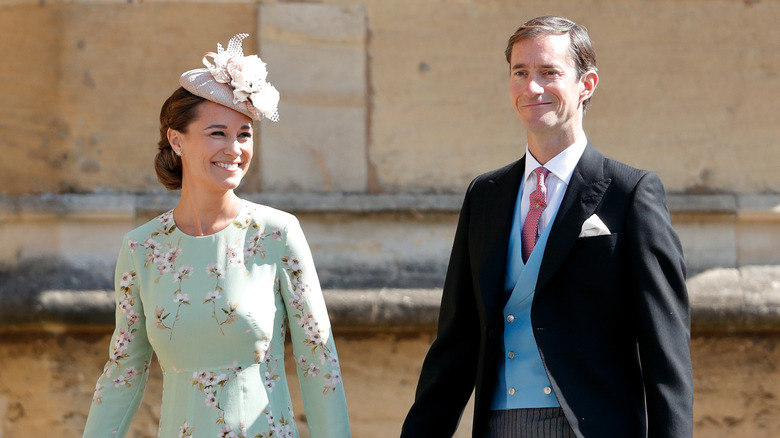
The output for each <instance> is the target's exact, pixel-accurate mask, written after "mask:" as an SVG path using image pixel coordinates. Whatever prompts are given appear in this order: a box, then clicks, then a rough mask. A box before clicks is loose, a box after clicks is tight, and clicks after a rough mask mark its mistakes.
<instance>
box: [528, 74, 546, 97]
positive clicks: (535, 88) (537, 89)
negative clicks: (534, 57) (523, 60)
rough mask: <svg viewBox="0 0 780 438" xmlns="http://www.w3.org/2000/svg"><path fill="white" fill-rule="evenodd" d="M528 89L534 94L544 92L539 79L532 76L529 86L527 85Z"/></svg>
mask: <svg viewBox="0 0 780 438" xmlns="http://www.w3.org/2000/svg"><path fill="white" fill-rule="evenodd" d="M526 90H527V91H528V93H529V94H532V95H537V94H542V93H544V87H542V86H541V84H539V81H538V80H536V79H534V78H530V79H529V80H528V86H527V87H526Z"/></svg>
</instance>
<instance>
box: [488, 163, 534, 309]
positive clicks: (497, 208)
mask: <svg viewBox="0 0 780 438" xmlns="http://www.w3.org/2000/svg"><path fill="white" fill-rule="evenodd" d="M524 173H525V157H523V158H521V159H520V160H518V161H516V162H515V163H514V164H512V165H510V166H508V167H507V170H506V172H503V173H499V174H497V175H495V176H494V177H493V178H492V179H490V180H488V185H487V188H486V193H485V196H484V197H483V198H482V199H483V203H482V205H481V206H480V207H479V208H481V209H482V211H483V214H480V215H477V217H480V218H482V220H484V223H481V224H480V227H479V228H480V229H481V230H482V231H481V238H480V239H478V240H479V242H480V245H481V246H480V248H481V250H480V256H479V261H480V262H479V263H480V268H479V285H480V290H481V291H482V299H483V302H484V303H485V307H486V309H487V311H488V312H493V311H495V310H496V306H499V307H498V309H499V310H500V309H502V308H503V303H504V277H505V276H506V261H507V251H508V250H509V233H510V231H511V230H512V218H513V217H514V209H515V201H516V200H517V191H518V189H519V188H520V182H521V181H522V178H523V174H524Z"/></svg>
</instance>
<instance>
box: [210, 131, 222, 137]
mask: <svg viewBox="0 0 780 438" xmlns="http://www.w3.org/2000/svg"><path fill="white" fill-rule="evenodd" d="M211 135H215V136H217V137H224V136H225V133H224V132H222V131H214V132H212V133H211Z"/></svg>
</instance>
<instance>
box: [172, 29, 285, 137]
mask: <svg viewBox="0 0 780 438" xmlns="http://www.w3.org/2000/svg"><path fill="white" fill-rule="evenodd" d="M248 36H249V34H245V33H240V34H238V35H236V36H234V37H233V38H231V39H230V42H228V46H227V49H224V48H223V47H222V44H219V43H217V53H214V52H208V53H206V54H205V55H203V65H205V66H206V68H198V69H195V70H190V71H188V72H185V73H184V74H182V75H181V77H180V78H179V83H180V84H181V86H182V87H184V89H186V90H187V91H189V92H190V93H192V94H194V95H196V96H200V97H202V98H204V99H207V100H210V101H212V102H215V103H218V104H220V105H224V106H226V107H228V108H230V109H233V110H236V111H238V112H240V113H241V114H244V115H246V116H247V117H249V118H250V119H252V120H260V119H262V118H266V119H269V120H271V121H274V122H276V121H277V120H279V113H278V111H277V106H278V105H279V91H277V90H276V88H275V87H274V86H273V85H271V84H269V83H268V82H266V80H265V79H266V77H267V76H268V71H267V70H266V69H265V63H264V62H263V60H261V59H260V58H259V57H258V56H257V55H251V56H244V49H243V48H242V47H241V44H242V41H243V40H244V39H245V38H246V37H248ZM209 58H211V61H210V60H209Z"/></svg>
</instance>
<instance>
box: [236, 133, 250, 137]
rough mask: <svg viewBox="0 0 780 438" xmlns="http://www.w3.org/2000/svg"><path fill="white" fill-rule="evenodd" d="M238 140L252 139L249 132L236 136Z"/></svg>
mask: <svg viewBox="0 0 780 438" xmlns="http://www.w3.org/2000/svg"><path fill="white" fill-rule="evenodd" d="M238 136H239V137H240V138H252V133H250V132H242V133H241V134H238Z"/></svg>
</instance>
